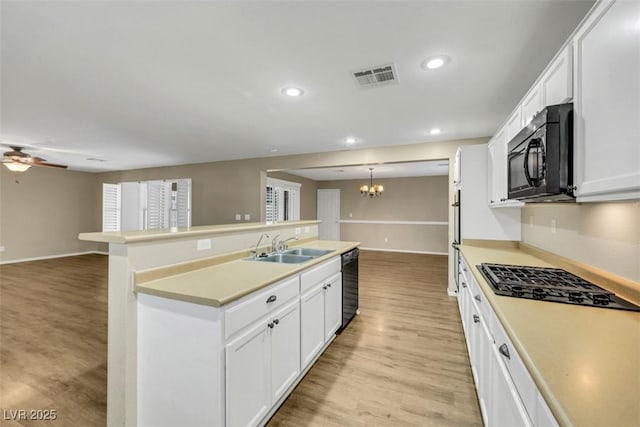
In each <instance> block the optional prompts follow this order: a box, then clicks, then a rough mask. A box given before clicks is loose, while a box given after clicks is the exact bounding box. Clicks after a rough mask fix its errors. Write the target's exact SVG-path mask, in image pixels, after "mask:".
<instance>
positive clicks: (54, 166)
mask: <svg viewBox="0 0 640 427" xmlns="http://www.w3.org/2000/svg"><path fill="white" fill-rule="evenodd" d="M31 164H32V165H33V166H44V167H47V168H60V169H66V168H68V166H67V165H57V164H55V163H47V162H31Z"/></svg>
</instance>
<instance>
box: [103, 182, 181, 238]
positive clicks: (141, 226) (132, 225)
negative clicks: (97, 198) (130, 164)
mask: <svg viewBox="0 0 640 427" xmlns="http://www.w3.org/2000/svg"><path fill="white" fill-rule="evenodd" d="M123 187H126V189H127V192H126V194H127V197H123V193H122V188H123ZM134 187H135V188H134ZM134 190H135V191H134ZM102 210H103V214H102V218H103V221H102V222H103V227H102V228H103V231H120V230H122V231H128V230H153V229H164V228H171V227H180V228H184V227H191V179H190V178H186V179H174V180H155V181H140V182H124V183H119V184H103V203H102ZM125 220H126V221H125ZM172 220H173V221H174V223H172Z"/></svg>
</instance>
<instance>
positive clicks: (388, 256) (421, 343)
mask: <svg viewBox="0 0 640 427" xmlns="http://www.w3.org/2000/svg"><path fill="white" fill-rule="evenodd" d="M446 282H447V257H444V256H436V255H416V254H397V253H389V252H387V253H383V252H371V251H368V252H367V251H362V252H361V257H360V311H361V313H360V315H359V316H356V318H355V319H354V320H353V321H352V322H351V323H350V324H349V326H348V327H347V328H346V329H345V330H344V331H343V332H342V334H341V335H339V336H338V337H337V338H336V340H335V341H334V342H333V343H332V344H331V346H330V347H329V348H328V349H327V351H326V352H325V353H324V354H323V355H322V356H321V358H320V359H319V360H318V361H317V362H316V364H315V365H314V366H313V368H312V369H311V370H310V371H309V373H308V374H307V375H306V377H305V378H304V379H303V380H302V382H300V384H298V386H297V387H296V389H295V390H294V392H293V393H292V394H291V395H290V396H289V399H287V401H286V402H285V403H284V404H283V405H282V407H281V408H280V410H279V411H278V412H277V413H276V414H275V416H274V417H273V418H272V419H271V421H270V423H269V426H270V427H276V426H300V425H305V426H337V425H340V426H373V425H380V426H410V425H416V426H429V425H437V426H443V425H451V426H461V425H482V421H481V417H480V411H479V408H478V403H477V398H476V395H475V388H474V385H473V379H472V377H471V368H470V366H469V359H468V357H467V353H466V346H465V343H464V338H463V334H462V325H461V323H460V316H459V313H458V306H457V302H456V300H455V299H454V298H451V297H448V296H447V291H446V288H447V285H446Z"/></svg>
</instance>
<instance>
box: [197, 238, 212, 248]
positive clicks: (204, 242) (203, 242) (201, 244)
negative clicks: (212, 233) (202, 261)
mask: <svg viewBox="0 0 640 427" xmlns="http://www.w3.org/2000/svg"><path fill="white" fill-rule="evenodd" d="M207 249H211V239H199V240H198V250H199V251H204V250H207Z"/></svg>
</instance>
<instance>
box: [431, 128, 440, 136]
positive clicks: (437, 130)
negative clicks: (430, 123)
mask: <svg viewBox="0 0 640 427" xmlns="http://www.w3.org/2000/svg"><path fill="white" fill-rule="evenodd" d="M441 132H442V131H441V130H440V129H438V128H433V129H431V130H430V131H429V135H440V133H441Z"/></svg>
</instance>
